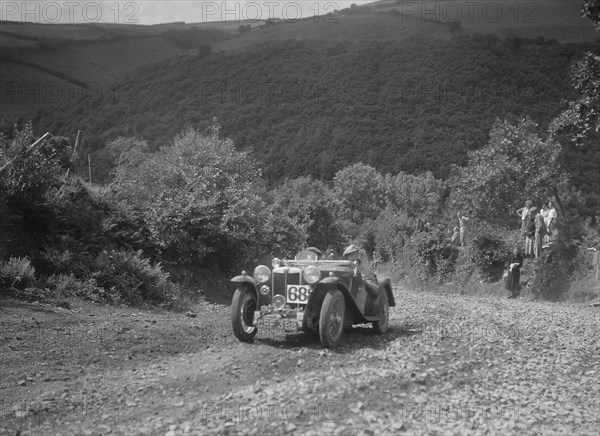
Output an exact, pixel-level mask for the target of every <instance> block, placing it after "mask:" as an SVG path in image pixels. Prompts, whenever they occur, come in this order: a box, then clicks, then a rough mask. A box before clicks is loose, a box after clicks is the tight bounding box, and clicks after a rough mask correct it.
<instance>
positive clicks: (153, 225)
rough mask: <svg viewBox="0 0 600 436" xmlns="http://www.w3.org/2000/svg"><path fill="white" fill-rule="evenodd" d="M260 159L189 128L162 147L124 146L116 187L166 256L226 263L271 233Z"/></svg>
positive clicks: (216, 136)
mask: <svg viewBox="0 0 600 436" xmlns="http://www.w3.org/2000/svg"><path fill="white" fill-rule="evenodd" d="M259 178H260V170H259V168H258V163H257V162H256V161H255V160H253V159H252V158H251V157H250V155H249V153H248V152H240V151H237V150H235V147H234V145H233V142H232V141H231V140H228V139H222V138H220V137H219V129H218V126H216V125H215V126H213V130H212V132H211V133H210V134H208V135H203V134H200V133H199V132H197V131H195V130H187V131H185V132H183V133H181V134H180V135H178V136H176V137H175V139H174V141H173V145H172V146H165V147H162V148H161V149H160V150H159V151H157V152H156V153H145V154H140V153H139V150H134V149H131V150H128V151H126V152H125V154H124V156H123V159H122V160H121V162H120V165H119V167H118V168H117V170H116V180H117V182H116V183H115V185H114V189H116V190H117V192H118V194H119V196H120V198H122V199H123V200H124V201H126V202H127V203H129V204H131V205H133V206H134V207H135V209H136V210H137V211H139V212H140V213H141V215H142V217H143V220H144V222H145V223H146V225H147V227H148V230H149V232H150V235H149V237H150V240H151V241H152V243H154V244H156V246H157V247H159V249H160V251H161V253H162V255H163V256H164V257H165V259H168V260H170V261H176V262H183V263H188V264H189V263H192V262H203V261H205V260H206V259H207V258H208V257H209V256H212V257H213V259H214V258H215V257H216V259H217V260H218V261H220V262H221V263H224V262H226V261H227V260H230V259H235V258H237V257H240V256H241V257H243V256H247V255H250V254H251V252H252V251H253V250H254V249H257V248H259V247H260V245H261V242H259V241H264V240H265V239H268V235H266V234H265V228H264V225H263V223H264V222H265V221H266V220H265V210H266V207H265V203H264V201H263V200H262V198H261V197H260V196H259V195H258V193H257V189H258V185H257V182H258V180H259Z"/></svg>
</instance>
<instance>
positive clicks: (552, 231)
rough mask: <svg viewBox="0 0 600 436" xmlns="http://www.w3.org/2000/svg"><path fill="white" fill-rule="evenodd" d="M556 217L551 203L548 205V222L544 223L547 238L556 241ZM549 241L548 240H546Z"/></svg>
mask: <svg viewBox="0 0 600 436" xmlns="http://www.w3.org/2000/svg"><path fill="white" fill-rule="evenodd" d="M557 217H558V215H557V213H556V209H555V208H554V203H552V202H551V201H550V202H549V203H548V222H547V223H546V230H547V231H548V236H549V237H550V236H552V239H556V234H557V230H556V218H557ZM548 239H550V238H548Z"/></svg>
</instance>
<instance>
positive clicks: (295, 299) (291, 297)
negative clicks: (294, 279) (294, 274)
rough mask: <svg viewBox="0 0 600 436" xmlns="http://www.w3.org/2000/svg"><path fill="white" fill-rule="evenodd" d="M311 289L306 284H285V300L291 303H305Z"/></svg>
mask: <svg viewBox="0 0 600 436" xmlns="http://www.w3.org/2000/svg"><path fill="white" fill-rule="evenodd" d="M311 292H312V289H311V287H310V286H308V285H287V302H288V303H292V304H306V303H308V297H310V293H311Z"/></svg>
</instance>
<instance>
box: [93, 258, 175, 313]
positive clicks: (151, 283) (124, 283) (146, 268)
mask: <svg viewBox="0 0 600 436" xmlns="http://www.w3.org/2000/svg"><path fill="white" fill-rule="evenodd" d="M94 278H95V279H96V282H97V283H98V285H99V286H101V287H103V288H104V289H105V290H106V291H108V292H109V294H110V295H114V294H117V295H119V298H120V299H121V300H123V301H124V302H127V303H130V304H140V303H142V301H146V300H148V301H152V302H155V303H169V302H171V301H172V300H173V299H174V298H175V291H176V290H177V286H176V285H174V284H173V283H172V282H171V280H170V277H169V274H168V273H166V272H164V271H163V270H162V268H161V265H160V263H157V264H154V265H152V264H151V263H150V260H149V259H147V258H144V257H143V256H142V252H141V251H137V252H136V251H128V250H115V251H111V252H108V251H106V250H105V251H102V252H101V253H100V254H99V256H98V257H97V258H96V261H95V274H94Z"/></svg>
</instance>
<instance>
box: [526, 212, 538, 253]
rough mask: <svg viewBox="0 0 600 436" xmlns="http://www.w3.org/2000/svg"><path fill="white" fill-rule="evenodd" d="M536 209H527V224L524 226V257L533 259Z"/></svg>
mask: <svg viewBox="0 0 600 436" xmlns="http://www.w3.org/2000/svg"><path fill="white" fill-rule="evenodd" d="M536 210H537V207H532V208H531V209H529V215H528V217H529V218H528V219H527V223H526V224H525V257H533V256H534V253H533V241H534V238H535V216H534V213H535V211H536Z"/></svg>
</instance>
